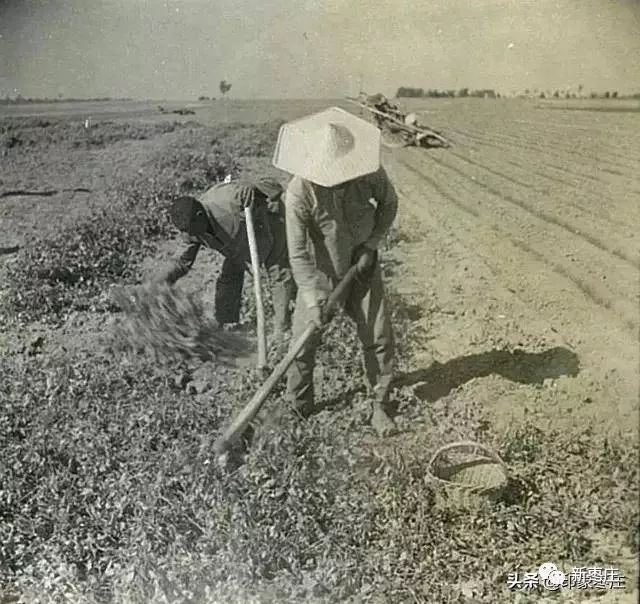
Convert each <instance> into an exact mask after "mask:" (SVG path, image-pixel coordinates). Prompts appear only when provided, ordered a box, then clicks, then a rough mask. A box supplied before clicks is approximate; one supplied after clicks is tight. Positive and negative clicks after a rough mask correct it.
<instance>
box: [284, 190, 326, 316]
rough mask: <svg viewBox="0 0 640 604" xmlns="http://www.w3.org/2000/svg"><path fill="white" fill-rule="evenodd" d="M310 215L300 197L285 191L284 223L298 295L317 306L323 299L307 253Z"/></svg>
mask: <svg viewBox="0 0 640 604" xmlns="http://www.w3.org/2000/svg"><path fill="white" fill-rule="evenodd" d="M310 221H311V216H310V213H309V211H308V209H307V208H306V207H305V205H304V201H303V199H302V198H301V197H299V196H297V195H295V194H292V193H291V192H289V191H287V196H286V201H285V224H286V230H287V246H288V248H289V263H290V265H291V272H292V273H293V278H294V280H295V282H296V284H297V285H298V289H299V290H300V295H301V296H302V299H303V300H304V301H305V303H306V305H307V306H308V307H312V306H317V305H318V303H319V302H321V301H323V300H324V296H323V295H322V293H321V292H320V291H318V287H317V284H318V279H317V269H316V265H315V263H314V262H313V260H312V258H311V254H310V253H309V248H308V244H309V224H310Z"/></svg>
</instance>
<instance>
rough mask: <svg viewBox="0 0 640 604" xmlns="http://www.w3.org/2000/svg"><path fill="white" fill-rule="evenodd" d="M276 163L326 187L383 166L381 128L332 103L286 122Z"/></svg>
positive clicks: (274, 162) (281, 130) (281, 132)
mask: <svg viewBox="0 0 640 604" xmlns="http://www.w3.org/2000/svg"><path fill="white" fill-rule="evenodd" d="M273 165H274V166H275V167H276V168H279V169H280V170H284V171H285V172H289V173H290V174H294V175H296V176H300V177H301V178H304V179H305V180H309V181H311V182H313V183H315V184H317V185H320V186H323V187H333V186H336V185H339V184H341V183H343V182H346V181H348V180H352V179H354V178H358V177H359V176H364V175H365V174H370V173H372V172H375V171H376V170H378V168H379V167H380V130H378V128H376V127H375V126H373V125H372V124H370V123H369V122H366V121H365V120H362V119H360V118H358V117H356V116H354V115H352V114H351V113H349V112H348V111H344V110H343V109H339V108H338V107H331V108H330V109H326V110H325V111H321V112H320V113H315V114H313V115H309V116H307V117H304V118H301V119H299V120H295V121H293V122H289V123H288V124H284V125H283V126H282V127H281V128H280V132H279V134H278V143H277V145H276V151H275V154H274V157H273Z"/></svg>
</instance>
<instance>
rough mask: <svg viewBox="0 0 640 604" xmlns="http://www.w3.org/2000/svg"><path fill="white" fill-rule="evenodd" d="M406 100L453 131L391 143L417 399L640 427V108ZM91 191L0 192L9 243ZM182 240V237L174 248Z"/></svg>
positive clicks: (610, 430) (287, 112)
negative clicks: (414, 334)
mask: <svg viewBox="0 0 640 604" xmlns="http://www.w3.org/2000/svg"><path fill="white" fill-rule="evenodd" d="M328 104H331V103H327V102H323V101H318V102H291V103H286V102H283V103H281V104H274V103H264V104H262V105H261V104H259V103H254V104H247V103H242V102H238V103H229V104H227V105H222V108H220V105H221V104H220V103H218V106H216V105H215V104H200V105H198V106H197V108H196V115H195V116H187V118H184V119H194V120H198V121H201V122H203V123H206V124H211V123H214V122H216V121H233V120H234V119H238V118H239V119H245V120H246V119H247V118H249V117H250V118H251V120H252V121H266V120H267V119H273V118H275V117H278V118H282V119H290V118H293V117H298V116H300V115H304V114H305V113H308V112H310V111H314V110H317V109H320V108H322V107H324V106H327V105H328ZM407 106H408V107H409V108H410V109H412V110H413V111H417V113H418V116H419V119H420V121H422V122H423V123H425V124H429V125H430V126H433V127H434V128H436V129H438V130H439V131H440V132H442V133H443V134H444V135H445V136H447V137H448V138H449V139H450V140H451V142H452V146H451V148H448V149H432V150H425V149H415V148H406V149H400V150H393V151H390V150H388V151H385V152H384V153H383V162H384V165H385V166H386V168H387V170H388V172H389V174H390V176H391V178H392V179H393V182H394V183H395V185H396V187H397V190H398V192H399V195H400V209H399V215H398V219H397V227H398V231H399V232H400V234H401V235H400V238H399V241H397V242H396V244H395V245H394V246H393V248H392V249H390V250H389V252H388V254H387V262H386V266H387V279H388V280H389V282H390V283H391V285H392V287H393V288H394V289H395V290H396V291H397V292H398V293H399V294H400V295H401V296H403V297H404V298H405V300H406V301H408V302H411V301H414V302H415V317H414V319H415V322H416V326H419V327H420V328H422V330H423V333H424V334H425V335H424V338H423V341H422V343H421V346H420V347H419V348H418V350H417V352H416V358H415V359H414V364H415V366H417V367H418V368H419V369H418V370H417V371H415V372H414V373H413V376H412V380H411V386H412V387H413V388H414V391H415V393H416V394H417V395H418V397H419V398H420V399H422V400H423V401H424V404H425V406H428V405H430V404H432V403H433V402H434V401H437V400H438V399H440V398H442V397H443V396H445V395H447V394H448V393H450V392H452V391H453V390H455V389H458V392H459V396H460V397H462V398H467V399H469V400H473V401H475V402H476V403H477V404H480V405H481V406H483V407H484V408H485V409H486V410H487V412H488V414H489V416H490V417H491V418H492V421H493V422H494V425H495V427H496V430H500V429H503V428H504V429H508V428H509V427H510V426H513V425H514V424H516V425H517V424H518V423H519V422H521V421H523V420H524V419H531V418H535V421H536V422H537V423H538V425H539V426H540V427H541V428H542V429H544V428H545V427H547V426H554V427H557V426H564V425H567V426H574V425H577V424H584V425H591V426H592V427H593V428H594V429H595V430H596V431H602V432H605V433H607V434H609V435H616V434H626V435H630V434H632V435H636V436H637V432H638V392H639V367H640V364H639V363H640V360H639V341H638V333H639V331H638V330H639V326H640V312H639V309H640V273H639V269H640V254H639V250H640V235H639V229H638V225H639V224H640V220H639V219H640V204H639V203H638V202H639V201H640V117H639V115H638V114H637V113H632V112H629V113H624V112H619V113H613V112H592V111H574V110H570V109H558V110H553V111H552V110H549V109H545V108H536V107H535V106H534V105H532V104H531V103H528V102H525V101H489V100H487V101H481V100H470V101H468V102H466V101H464V100H462V101H455V102H452V101H445V100H443V101H433V102H420V103H418V102H412V103H409V104H408V105H407ZM89 112H91V114H92V116H93V118H94V119H99V115H96V109H95V108H94V109H93V110H92V109H91V108H85V107H76V108H74V112H72V114H73V116H74V117H85V116H86V115H87V114H89ZM109 117H110V119H113V117H114V113H113V112H112V113H111V114H109ZM127 117H131V116H128V115H127V113H126V111H123V112H122V119H127ZM173 117H177V116H173ZM135 118H136V119H140V120H146V121H152V120H155V119H165V118H164V117H159V116H157V115H156V114H155V113H154V112H153V109H152V107H151V106H149V107H146V108H142V109H141V108H140V107H136V109H135ZM169 136H170V135H169ZM169 140H170V139H169ZM162 144H167V142H166V141H162V140H160V139H157V140H156V139H154V140H150V141H146V140H145V141H127V142H124V143H121V144H119V145H118V146H116V147H107V148H104V149H97V150H95V151H90V152H87V151H86V150H78V151H77V152H69V153H67V154H66V155H64V156H60V157H52V158H50V162H49V163H48V164H47V165H39V166H38V170H37V171H35V167H34V166H32V168H33V169H34V171H32V172H31V173H29V174H27V173H24V171H22V172H21V170H24V168H25V166H26V164H24V165H19V166H12V167H11V168H10V169H7V168H8V167H7V166H6V165H4V166H2V167H1V168H0V179H1V180H0V193H1V192H2V191H3V190H8V189H10V188H19V187H25V188H26V187H36V186H37V187H46V186H52V187H58V186H69V187H89V188H92V189H93V190H94V191H97V192H98V197H99V190H100V188H101V187H107V186H109V185H110V184H111V183H112V182H113V181H114V180H116V179H118V178H119V177H120V175H121V174H123V173H127V174H131V173H133V172H135V171H136V170H138V169H140V168H139V166H141V165H142V164H143V160H144V158H145V156H146V155H147V154H148V153H149V152H150V151H151V150H152V149H153V148H154V146H157V145H162ZM87 197H88V196H86V195H85V194H84V193H67V194H65V193H63V194H60V195H58V196H55V197H52V198H32V197H11V198H6V199H0V216H1V217H2V227H1V228H0V239H1V240H2V242H3V245H4V242H5V241H6V242H7V244H8V245H16V244H22V242H23V236H24V234H25V233H27V232H34V231H38V229H39V228H41V227H42V228H55V218H54V217H55V215H56V213H60V212H62V213H65V212H82V211H90V208H89V207H88V206H86V203H85V200H86V199H87ZM92 199H94V200H95V199H96V195H93V196H92ZM174 251H175V247H174V246H173V245H172V244H168V245H167V246H166V248H165V249H164V251H163V253H162V254H160V257H161V258H162V257H164V256H168V255H169V254H170V253H173V252H174ZM151 264H152V266H151V268H154V266H153V265H154V264H155V261H154V262H153V263H151ZM206 266H207V265H206V259H205V260H204V261H202V262H201V263H200V266H199V267H198V270H197V271H195V272H194V273H193V274H192V275H190V276H189V277H187V281H186V282H187V283H189V284H190V285H191V287H195V286H196V284H197V283H198V282H200V283H201V281H200V280H201V279H202V277H203V275H205V274H206ZM209 281H210V286H212V283H211V281H212V279H211V278H210V279H209ZM516 349H517V350H516ZM451 437H452V438H454V437H455V435H451ZM613 562H617V561H616V560H612V563H613ZM609 597H612V595H611V596H609ZM629 601H631V600H629Z"/></svg>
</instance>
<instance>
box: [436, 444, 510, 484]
mask: <svg viewBox="0 0 640 604" xmlns="http://www.w3.org/2000/svg"><path fill="white" fill-rule="evenodd" d="M457 447H474V448H475V449H476V450H479V451H481V452H482V453H485V454H486V456H487V457H488V458H489V459H491V460H492V461H495V462H496V463H497V464H498V465H499V466H500V467H501V468H502V469H503V471H504V473H505V476H508V471H507V464H505V463H504V461H502V458H501V457H500V456H499V455H498V454H497V453H496V452H495V451H494V450H493V449H490V448H489V447H487V446H486V445H483V444H481V443H477V442H474V441H472V440H458V441H456V442H452V443H448V444H446V445H442V446H441V447H440V448H439V449H437V450H436V452H435V453H434V454H433V455H432V456H431V459H430V460H429V464H428V465H427V471H428V472H429V474H431V475H433V476H435V474H434V472H433V464H434V463H435V461H436V459H438V457H439V456H440V455H442V453H444V452H445V451H449V450H450V449H455V448H457Z"/></svg>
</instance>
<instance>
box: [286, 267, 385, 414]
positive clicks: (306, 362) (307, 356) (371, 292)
mask: <svg viewBox="0 0 640 604" xmlns="http://www.w3.org/2000/svg"><path fill="white" fill-rule="evenodd" d="M298 298H299V299H298V301H297V302H296V308H295V312H294V317H293V338H292V342H295V341H296V339H297V338H298V337H299V336H300V335H301V334H302V332H303V331H304V330H305V329H306V327H307V325H308V322H309V310H308V308H307V307H306V305H305V303H304V301H303V300H302V299H300V296H298ZM344 309H345V311H346V313H347V314H348V316H349V317H351V319H352V320H353V321H354V322H355V324H356V327H357V330H358V337H359V339H360V342H361V344H362V351H363V353H364V355H363V356H364V368H365V373H366V377H367V382H368V386H369V389H370V391H371V393H372V395H373V399H374V401H375V402H378V403H381V404H385V403H386V402H387V400H388V397H389V390H390V387H391V380H392V377H393V368H394V353H395V345H394V340H393V330H392V326H391V319H390V316H389V310H388V307H387V304H386V300H385V294H384V286H383V283H382V274H381V272H380V266H379V265H376V266H375V269H374V271H373V274H372V276H371V279H370V280H369V281H368V282H366V283H360V282H356V283H354V285H353V286H352V287H351V291H350V292H349V294H348V295H347V299H346V302H345V305H344ZM320 340H321V338H320V336H317V335H316V336H312V338H311V339H310V340H309V341H308V342H307V343H306V345H305V346H304V347H303V348H302V350H301V351H300V353H299V354H298V356H297V357H296V360H295V361H294V362H293V363H292V364H291V367H290V368H289V371H288V373H287V394H288V398H289V400H291V401H292V402H294V403H295V404H296V406H300V407H302V406H310V405H313V402H314V396H313V395H314V392H313V368H314V365H315V357H316V351H317V349H318V346H319V345H320Z"/></svg>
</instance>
